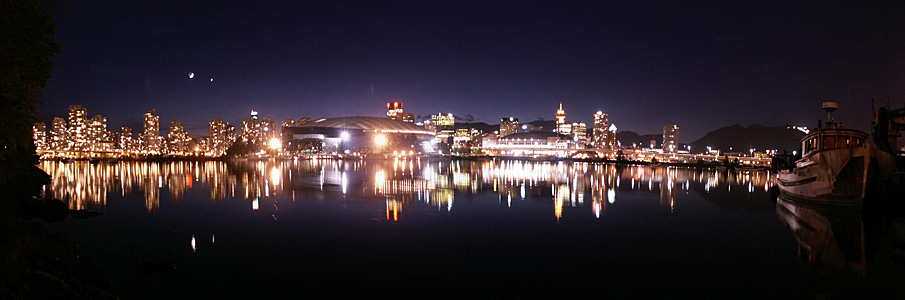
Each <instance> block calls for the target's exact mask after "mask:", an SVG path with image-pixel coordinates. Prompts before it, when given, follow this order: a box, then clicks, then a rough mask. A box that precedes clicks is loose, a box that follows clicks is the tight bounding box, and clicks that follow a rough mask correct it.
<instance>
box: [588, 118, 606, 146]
mask: <svg viewBox="0 0 905 300" xmlns="http://www.w3.org/2000/svg"><path fill="white" fill-rule="evenodd" d="M609 127H610V118H609V115H608V114H607V113H605V112H603V111H597V113H595V114H594V129H593V131H592V135H593V137H592V139H591V144H592V145H594V148H597V149H607V148H610V146H609V144H608V143H607V140H608V139H607V132H608V129H609Z"/></svg>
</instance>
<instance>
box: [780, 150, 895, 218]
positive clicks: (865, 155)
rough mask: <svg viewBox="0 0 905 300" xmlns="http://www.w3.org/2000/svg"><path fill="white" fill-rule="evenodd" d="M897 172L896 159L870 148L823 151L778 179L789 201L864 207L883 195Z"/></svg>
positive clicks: (804, 160)
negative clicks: (885, 185) (884, 185)
mask: <svg viewBox="0 0 905 300" xmlns="http://www.w3.org/2000/svg"><path fill="white" fill-rule="evenodd" d="M894 168H895V160H894V158H893V157H892V156H891V155H889V154H888V153H886V152H883V151H879V150H877V149H876V148H873V147H870V146H868V145H865V146H861V147H853V148H844V149H835V150H828V151H821V152H817V153H814V154H812V155H809V156H807V157H804V158H802V159H801V160H799V161H797V162H796V167H795V169H793V170H790V171H782V172H780V173H779V174H778V175H777V183H778V185H779V189H780V191H781V192H782V193H783V194H784V195H785V196H787V197H790V198H793V199H796V200H805V201H811V202H817V203H820V204H828V205H841V206H860V205H861V204H862V202H861V200H862V199H864V198H865V197H868V196H871V195H873V194H876V193H878V192H879V190H880V188H881V183H882V182H883V181H884V180H885V179H886V178H887V177H888V176H889V174H890V173H892V171H893V169H894Z"/></svg>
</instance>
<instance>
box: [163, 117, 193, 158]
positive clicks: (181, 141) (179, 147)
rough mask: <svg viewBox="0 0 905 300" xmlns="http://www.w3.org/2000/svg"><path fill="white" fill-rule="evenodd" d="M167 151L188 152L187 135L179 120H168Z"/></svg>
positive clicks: (171, 152) (173, 152) (177, 153)
mask: <svg viewBox="0 0 905 300" xmlns="http://www.w3.org/2000/svg"><path fill="white" fill-rule="evenodd" d="M168 141H169V153H170V154H176V155H184V154H186V153H188V152H189V148H188V144H189V135H188V133H187V132H185V127H184V126H183V125H182V122H181V121H179V120H173V121H172V122H170V134H169V136H168Z"/></svg>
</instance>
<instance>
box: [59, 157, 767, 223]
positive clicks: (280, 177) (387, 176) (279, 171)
mask: <svg viewBox="0 0 905 300" xmlns="http://www.w3.org/2000/svg"><path fill="white" fill-rule="evenodd" d="M41 167H42V168H43V169H44V170H46V171H47V172H48V173H50V174H51V175H52V177H53V182H52V184H51V185H49V186H47V187H46V193H47V194H48V195H53V197H55V198H59V199H61V200H64V201H68V203H69V205H70V207H71V208H73V209H85V208H87V206H88V205H100V206H103V205H104V204H105V201H106V200H105V199H106V195H107V192H108V191H117V190H119V191H120V192H121V193H122V195H123V196H125V195H128V194H131V193H133V192H136V191H135V189H136V188H137V189H139V190H141V192H142V193H143V194H144V196H145V204H146V208H147V209H148V210H151V211H153V210H155V209H157V208H158V207H159V204H160V203H159V202H160V189H162V188H164V187H166V188H168V189H169V192H168V193H167V196H169V197H171V198H172V200H174V201H179V200H180V199H182V198H183V197H184V195H185V190H186V189H191V188H196V187H195V185H196V184H199V183H200V184H202V185H208V187H209V188H210V198H211V199H212V200H215V201H216V200H222V199H225V198H228V197H236V196H237V194H238V195H242V197H243V198H244V199H246V200H247V201H252V199H255V198H257V199H259V201H271V200H273V199H277V198H279V197H285V198H290V199H291V200H293V201H294V200H295V199H297V198H298V197H301V198H307V197H311V196H316V197H323V195H324V194H323V193H330V192H336V193H340V194H342V195H345V194H347V193H350V192H354V193H357V194H363V195H365V196H368V195H374V196H381V198H385V197H388V196H393V199H395V200H398V201H402V202H401V203H411V202H414V201H416V200H417V201H418V202H423V203H425V204H428V205H431V206H435V207H437V208H443V207H445V208H446V209H447V210H449V209H451V208H452V204H453V202H454V198H455V192H462V193H472V194H478V193H483V192H485V191H491V190H492V191H493V192H496V193H498V195H499V200H500V203H501V204H502V203H503V201H505V205H507V206H511V205H512V200H513V199H517V200H524V199H526V198H528V196H529V195H530V196H533V198H537V199H544V198H546V197H551V198H552V199H551V198H546V199H550V200H552V202H553V204H554V205H555V206H556V207H558V208H557V209H558V210H559V213H557V214H558V217H561V212H562V211H561V209H562V207H563V206H569V207H582V206H584V205H585V204H584V202H585V200H590V201H591V205H590V208H591V212H592V213H593V214H594V215H595V216H596V217H600V216H601V215H602V214H603V213H604V212H605V211H606V206H607V205H610V204H613V203H615V199H616V193H617V190H619V189H620V188H621V187H620V182H621V181H622V180H623V179H624V180H625V181H626V182H625V185H627V186H626V187H624V188H628V189H631V190H649V191H653V190H654V189H657V188H659V189H660V191H659V194H660V196H661V202H662V203H663V204H664V206H669V207H674V205H675V201H676V194H677V193H676V192H677V191H678V190H680V189H684V190H688V189H689V183H690V182H692V183H702V184H703V186H704V190H705V191H706V192H709V191H710V190H712V189H714V188H717V187H720V188H721V189H722V187H721V186H726V185H737V186H738V185H741V186H743V187H745V188H744V189H742V190H743V191H747V192H753V191H755V190H757V189H759V188H761V187H763V188H764V189H765V190H768V189H769V188H770V187H772V186H773V176H772V174H771V173H770V172H766V171H739V172H727V171H718V170H713V169H689V168H676V167H657V168H650V167H647V166H617V165H614V164H595V163H584V162H575V163H566V162H529V161H515V160H511V161H510V160H502V161H501V160H488V161H440V162H428V161H422V160H419V159H413V160H409V159H397V160H393V161H392V162H390V161H353V162H349V161H339V160H261V161H255V160H248V161H245V160H242V161H229V162H220V161H208V162H166V163H157V162H134V161H126V162H119V163H99V164H90V163H88V162H70V163H64V162H54V161H44V162H42V163H41ZM727 189H728V188H727ZM317 191H321V193H318V192H317ZM724 191H725V190H724ZM586 198H589V199H586Z"/></svg>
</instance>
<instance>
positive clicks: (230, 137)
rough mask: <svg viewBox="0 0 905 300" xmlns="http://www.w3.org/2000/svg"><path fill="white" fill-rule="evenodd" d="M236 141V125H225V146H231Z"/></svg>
mask: <svg viewBox="0 0 905 300" xmlns="http://www.w3.org/2000/svg"><path fill="white" fill-rule="evenodd" d="M234 143H236V126H233V125H229V124H227V125H226V147H227V148H229V146H232V145H233V144H234Z"/></svg>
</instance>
